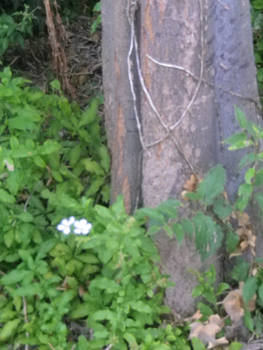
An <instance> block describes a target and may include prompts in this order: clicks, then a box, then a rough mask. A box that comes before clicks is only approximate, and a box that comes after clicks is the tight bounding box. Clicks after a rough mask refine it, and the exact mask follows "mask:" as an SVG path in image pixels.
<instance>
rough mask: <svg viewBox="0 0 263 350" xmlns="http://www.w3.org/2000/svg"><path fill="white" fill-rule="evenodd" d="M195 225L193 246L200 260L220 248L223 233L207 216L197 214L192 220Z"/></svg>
mask: <svg viewBox="0 0 263 350" xmlns="http://www.w3.org/2000/svg"><path fill="white" fill-rule="evenodd" d="M193 223H194V224H195V245H196V249H197V250H198V252H199V253H200V255H201V258H202V260H204V259H206V258H207V257H209V256H211V255H212V254H214V253H215V252H216V250H217V249H218V248H219V247H220V246H221V243H222V238H223V233H222V230H221V227H220V226H218V225H217V224H216V223H215V222H214V221H213V220H212V219H211V218H210V217H209V216H207V215H204V214H203V213H201V212H199V213H197V214H196V216H195V217H194V218H193Z"/></svg>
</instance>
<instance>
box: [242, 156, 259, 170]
mask: <svg viewBox="0 0 263 350" xmlns="http://www.w3.org/2000/svg"><path fill="white" fill-rule="evenodd" d="M256 159H257V155H256V154H255V153H248V154H246V155H245V156H244V157H243V158H242V159H241V161H240V162H239V167H240V168H241V169H242V168H244V167H245V166H247V165H249V164H251V163H253V162H255V161H256Z"/></svg>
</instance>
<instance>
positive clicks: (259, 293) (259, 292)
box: [258, 284, 263, 303]
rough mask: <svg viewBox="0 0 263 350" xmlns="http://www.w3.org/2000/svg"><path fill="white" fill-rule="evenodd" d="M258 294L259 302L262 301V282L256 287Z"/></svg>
mask: <svg viewBox="0 0 263 350" xmlns="http://www.w3.org/2000/svg"><path fill="white" fill-rule="evenodd" d="M258 296H259V299H260V301H261V303H263V284H261V285H260V287H259V289H258Z"/></svg>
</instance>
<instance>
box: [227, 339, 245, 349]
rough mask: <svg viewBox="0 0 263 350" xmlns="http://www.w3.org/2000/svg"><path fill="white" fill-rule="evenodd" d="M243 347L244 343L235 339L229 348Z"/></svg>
mask: <svg viewBox="0 0 263 350" xmlns="http://www.w3.org/2000/svg"><path fill="white" fill-rule="evenodd" d="M242 347H243V344H241V343H238V342H236V341H234V342H232V343H231V344H230V346H229V350H241V349H242Z"/></svg>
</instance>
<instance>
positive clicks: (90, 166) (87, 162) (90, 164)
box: [81, 158, 104, 175]
mask: <svg viewBox="0 0 263 350" xmlns="http://www.w3.org/2000/svg"><path fill="white" fill-rule="evenodd" d="M81 162H82V164H83V165H84V167H85V169H86V171H88V172H89V173H94V174H96V175H103V174H104V170H103V169H102V167H101V166H100V165H99V163H97V162H95V161H94V160H91V159H88V158H86V159H83V160H82V161H81Z"/></svg>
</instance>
